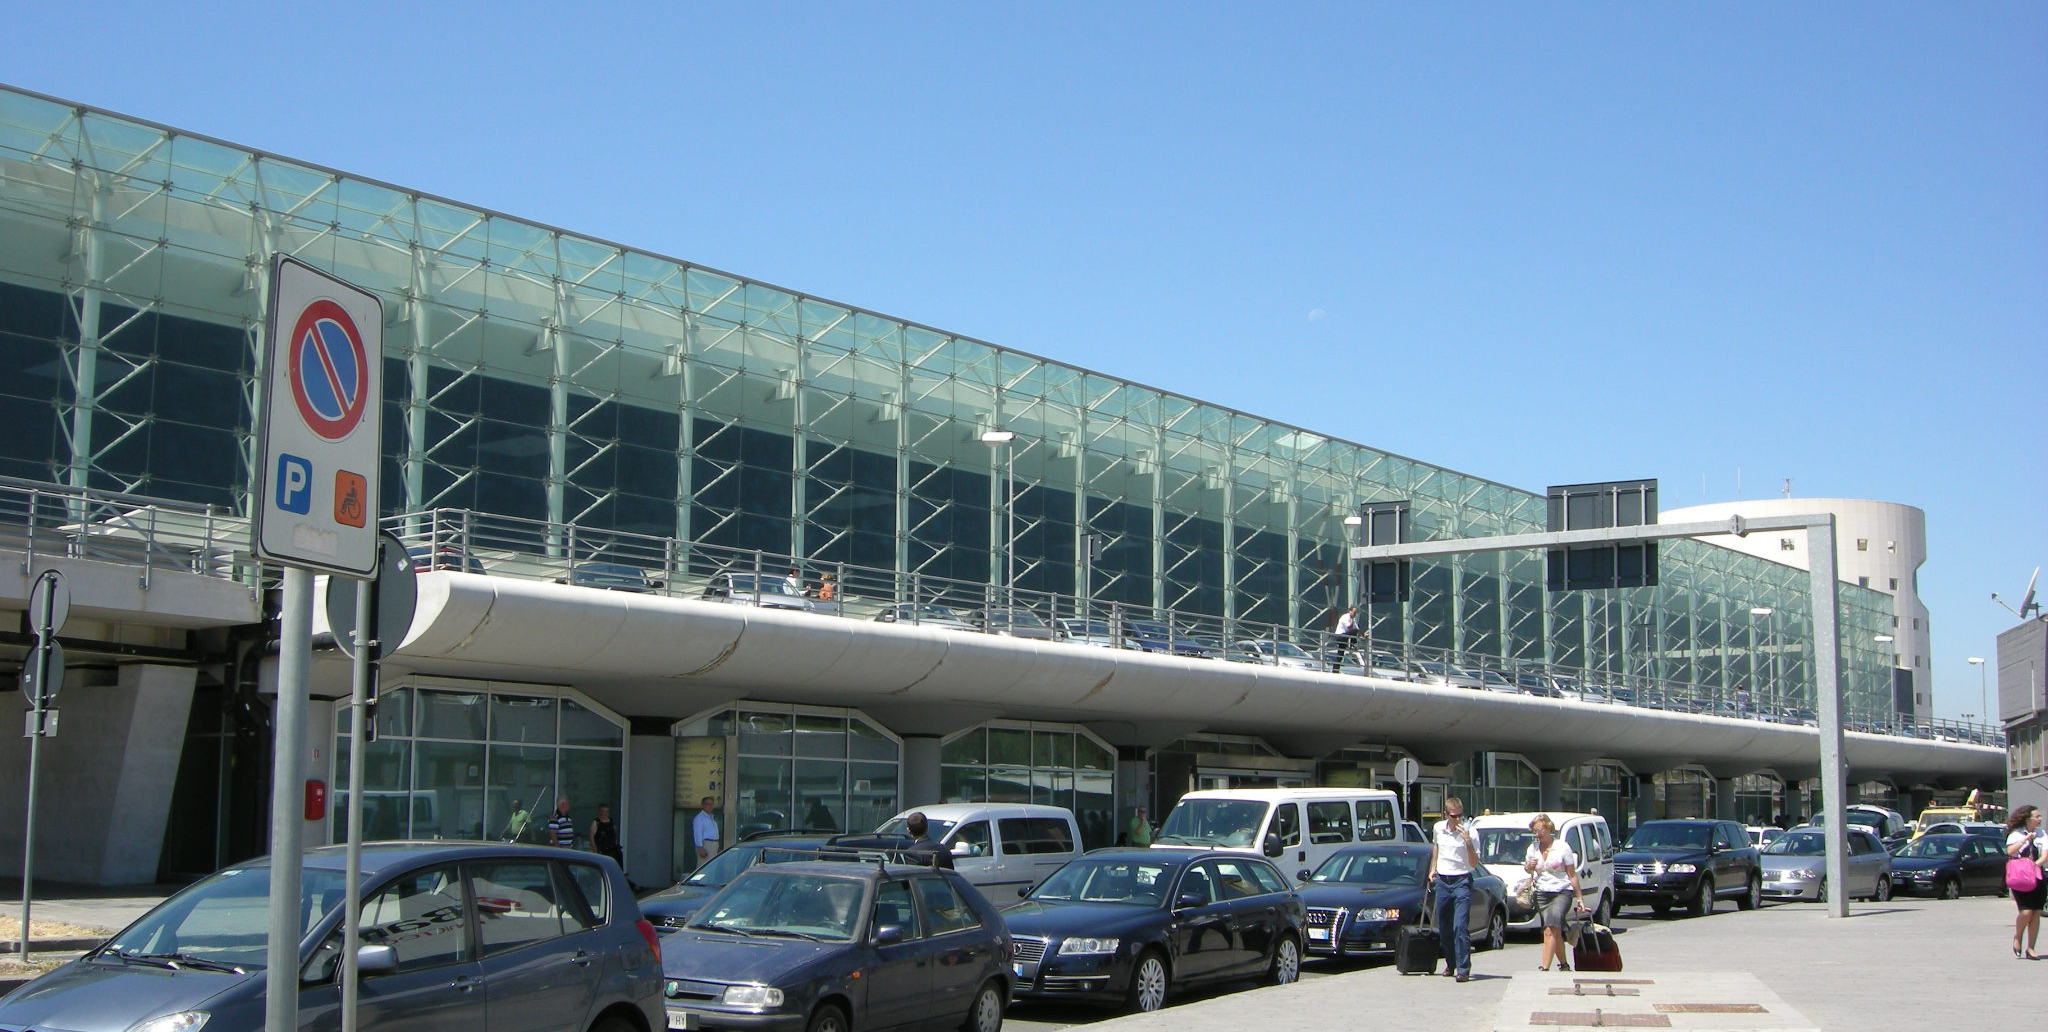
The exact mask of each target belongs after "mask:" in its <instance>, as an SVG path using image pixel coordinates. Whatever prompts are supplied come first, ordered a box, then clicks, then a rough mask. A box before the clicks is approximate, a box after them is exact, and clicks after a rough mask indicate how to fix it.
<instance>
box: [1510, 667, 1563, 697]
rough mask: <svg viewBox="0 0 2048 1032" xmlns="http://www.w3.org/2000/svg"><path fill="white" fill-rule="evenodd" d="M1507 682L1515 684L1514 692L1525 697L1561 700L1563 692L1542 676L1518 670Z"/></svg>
mask: <svg viewBox="0 0 2048 1032" xmlns="http://www.w3.org/2000/svg"><path fill="white" fill-rule="evenodd" d="M1509 680H1511V681H1513V682H1514V683H1515V690H1516V691H1519V692H1522V693H1524V694H1527V695H1538V696H1542V697H1543V698H1546V699H1562V698H1564V692H1563V691H1562V690H1561V689H1559V688H1558V687H1557V686H1556V685H1555V684H1553V683H1552V682H1551V679H1550V678H1548V677H1545V676H1543V675H1542V674H1538V673H1532V672H1530V671H1527V670H1518V671H1516V672H1515V675H1514V676H1513V677H1511V678H1509Z"/></svg>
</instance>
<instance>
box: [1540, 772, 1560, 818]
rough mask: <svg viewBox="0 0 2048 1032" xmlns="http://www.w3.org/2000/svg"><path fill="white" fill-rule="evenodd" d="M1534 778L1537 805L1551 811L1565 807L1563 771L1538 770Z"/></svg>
mask: <svg viewBox="0 0 2048 1032" xmlns="http://www.w3.org/2000/svg"><path fill="white" fill-rule="evenodd" d="M1536 778H1537V780H1536V804H1537V806H1538V807H1540V808H1542V809H1544V810H1547V811H1550V812H1552V813H1555V812H1557V811H1559V810H1563V809H1565V805H1564V771H1562V770H1545V771H1538V772H1537V775H1536Z"/></svg>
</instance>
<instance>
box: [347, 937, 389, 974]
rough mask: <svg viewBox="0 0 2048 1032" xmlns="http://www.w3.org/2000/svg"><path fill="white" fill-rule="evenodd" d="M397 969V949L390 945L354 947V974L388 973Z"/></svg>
mask: <svg viewBox="0 0 2048 1032" xmlns="http://www.w3.org/2000/svg"><path fill="white" fill-rule="evenodd" d="M396 970H398V951H397V950H396V949H393V948H392V947H390V946H385V945H381V944H380V945H376V946H358V947H356V975H357V976H358V977H360V976H362V975H388V974H390V973H392V972H393V971H396Z"/></svg>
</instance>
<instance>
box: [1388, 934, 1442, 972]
mask: <svg viewBox="0 0 2048 1032" xmlns="http://www.w3.org/2000/svg"><path fill="white" fill-rule="evenodd" d="M1442 955H1443V944H1442V943H1441V942H1440V941H1438V939H1437V936H1436V929H1435V928H1434V927H1432V926H1430V925H1427V924H1419V925H1402V926H1401V930H1400V931H1398V932H1395V933H1394V970H1395V971H1398V972H1400V973H1401V974H1404V975H1426V974H1429V973H1430V972H1432V971H1435V970H1436V962H1437V958H1438V957H1440V956H1442Z"/></svg>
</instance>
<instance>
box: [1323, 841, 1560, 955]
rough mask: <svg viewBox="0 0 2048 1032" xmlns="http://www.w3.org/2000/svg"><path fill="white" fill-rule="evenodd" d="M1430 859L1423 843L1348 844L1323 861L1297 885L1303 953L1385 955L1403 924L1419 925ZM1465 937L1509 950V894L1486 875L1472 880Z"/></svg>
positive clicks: (1484, 947)
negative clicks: (1304, 923)
mask: <svg viewBox="0 0 2048 1032" xmlns="http://www.w3.org/2000/svg"><path fill="white" fill-rule="evenodd" d="M1429 853H1430V847H1429V846H1428V845H1424V844H1416V843H1409V842H1389V843H1384V844H1380V845H1371V846H1352V847H1351V848H1349V849H1343V850H1339V851H1338V852H1337V853H1336V854H1334V855H1332V856H1331V857H1330V858H1329V859H1328V860H1325V861H1323V865H1322V866H1321V867H1318V868H1316V869H1315V872H1314V873H1312V874H1310V875H1309V878H1308V881H1306V882H1304V883H1303V884H1302V886H1301V902H1302V906H1303V907H1305V908H1306V914H1307V921H1308V952H1309V953H1310V954H1311V955H1313V956H1327V957H1350V956H1359V955H1362V954H1372V953H1388V952H1391V951H1392V950H1393V948H1394V935H1395V933H1396V932H1398V931H1400V928H1401V926H1402V925H1403V924H1414V923H1415V922H1416V921H1418V920H1420V919H1421V914H1422V898H1423V892H1422V890H1423V888H1424V887H1425V882H1426V878H1425V877H1424V875H1425V873H1426V872H1427V871H1428V865H1429ZM1518 873H1519V872H1518ZM1465 934H1466V935H1467V936H1468V937H1469V938H1470V939H1471V940H1472V942H1473V944H1474V946H1475V947H1476V948H1478V949H1482V950H1497V949H1500V948H1501V947H1503V946H1505V945H1507V938H1508V890H1507V886H1506V883H1504V882H1503V881H1502V880H1501V878H1500V875H1498V874H1496V873H1494V872H1493V871H1491V870H1482V871H1480V872H1479V873H1478V875H1477V876H1475V877H1474V878H1473V879H1472V909H1471V915H1470V917H1469V918H1468V919H1467V920H1466V923H1465Z"/></svg>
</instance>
